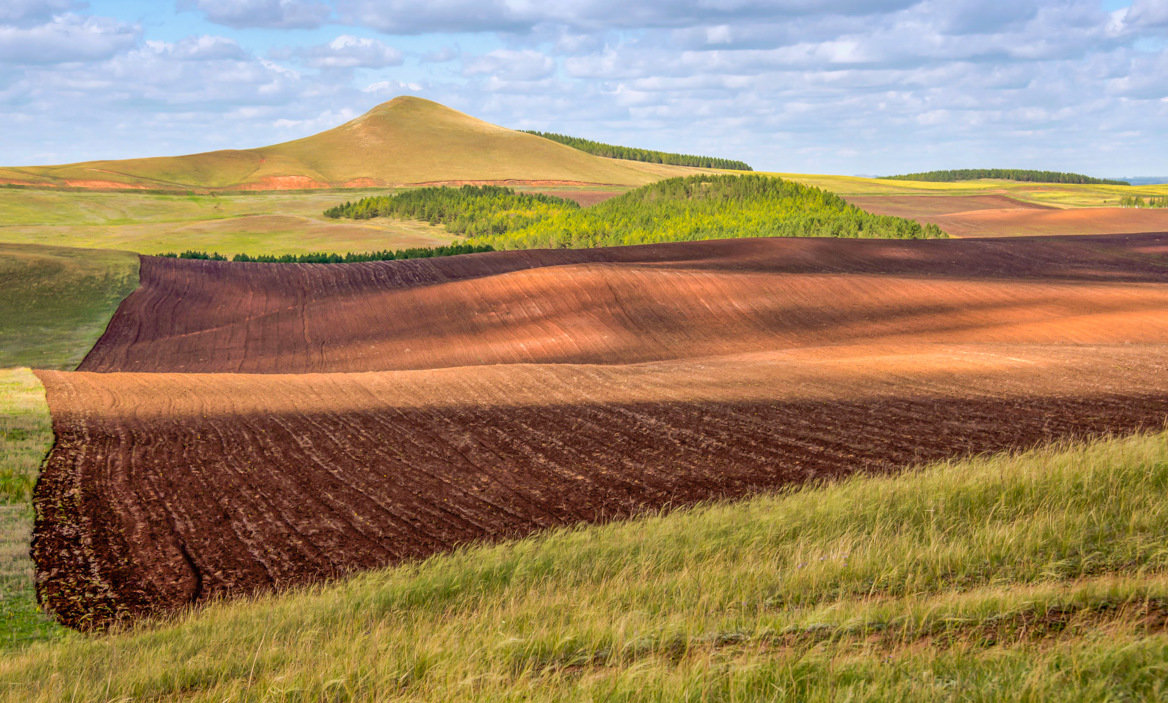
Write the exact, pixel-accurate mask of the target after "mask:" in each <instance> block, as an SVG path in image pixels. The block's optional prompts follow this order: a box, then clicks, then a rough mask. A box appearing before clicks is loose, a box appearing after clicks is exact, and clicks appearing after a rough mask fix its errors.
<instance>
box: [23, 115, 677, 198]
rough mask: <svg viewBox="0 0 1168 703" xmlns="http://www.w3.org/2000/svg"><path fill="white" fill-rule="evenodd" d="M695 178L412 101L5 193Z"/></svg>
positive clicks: (41, 169)
mask: <svg viewBox="0 0 1168 703" xmlns="http://www.w3.org/2000/svg"><path fill="white" fill-rule="evenodd" d="M691 172H692V169H687V168H684V167H676V166H666V165H661V164H646V163H639V162H632V161H618V160H615V159H606V158H602V157H598V156H593V155H591V154H586V153H584V152H582V151H579V150H577V149H573V148H571V147H569V146H565V145H563V144H558V143H556V142H553V141H551V140H548V139H543V138H542V137H537V136H534V135H531V134H526V133H524V132H516V131H514V130H510V129H506V128H504V127H498V126H495V125H492V124H489V123H487V122H483V121H481V120H477V119H475V118H473V117H470V116H469V115H465V114H463V113H460V112H458V111H456V110H452V109H450V108H447V107H444V106H442V105H439V104H437V103H434V102H431V101H429V100H423V99H421V98H414V97H408V96H403V97H399V98H395V99H394V100H391V101H389V102H387V103H384V104H382V105H379V106H377V107H375V108H373V109H372V110H370V111H369V112H367V113H365V114H364V115H362V116H360V117H358V118H356V119H354V120H351V121H349V122H346V123H345V124H343V125H341V126H339V127H336V128H334V129H331V130H328V131H326V132H322V133H320V134H316V135H313V136H310V137H305V138H303V139H298V140H295V141H290V142H285V143H282V144H275V145H273V146H267V147H261V148H258V149H244V150H225V151H215V152H208V153H204V154H191V155H187V156H172V157H156V158H146V159H128V160H122V161H93V162H87V163H79V164H65V165H60V166H28V167H18V168H0V184H3V183H8V184H20V185H34V186H51V187H71V188H98V189H131V190H133V189H139V190H142V189H150V190H167V191H173V190H181V191H186V190H198V191H237V190H290V189H291V190H301V189H315V188H369V187H383V186H399V185H407V184H414V185H417V184H438V183H446V182H467V181H473V182H498V183H538V184H545V185H547V184H551V185H554V184H608V185H643V184H645V183H650V182H652V181H655V180H658V179H659V178H662V177H666V176H668V175H676V174H681V173H691Z"/></svg>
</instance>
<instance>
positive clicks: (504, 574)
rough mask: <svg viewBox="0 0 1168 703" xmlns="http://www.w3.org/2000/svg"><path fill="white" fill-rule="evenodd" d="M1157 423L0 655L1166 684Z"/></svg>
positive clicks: (768, 692) (23, 675) (377, 686)
mask: <svg viewBox="0 0 1168 703" xmlns="http://www.w3.org/2000/svg"><path fill="white" fill-rule="evenodd" d="M1166 485H1168V436H1166V435H1164V434H1158V435H1150V436H1144V437H1136V438H1132V439H1125V440H1121V441H1108V442H1100V443H1097V444H1094V445H1090V446H1087V447H1074V448H1071V449H1069V450H1061V451H1060V450H1057V449H1056V450H1053V451H1052V450H1042V451H1036V452H1032V453H1029V454H1026V455H1023V456H1020V457H1010V456H998V457H989V458H979V459H974V460H969V461H961V462H955V463H943V464H940V465H937V466H933V467H930V468H927V469H925V470H923V471H920V472H917V473H911V474H908V475H904V476H899V477H892V478H888V477H861V478H854V479H851V480H847V481H844V482H842V483H840V484H838V485H832V486H828V487H826V488H816V487H808V488H804V489H802V490H799V491H796V492H792V493H790V494H786V495H778V496H768V497H761V498H756V499H753V500H750V501H747V502H741V503H735V504H730V505H717V506H707V507H702V508H699V509H696V510H689V511H681V512H676V513H673V514H670V515H666V516H663V517H650V518H648V519H644V520H638V521H635V522H630V523H616V524H611V525H604V526H592V527H587V528H577V529H562V530H557V531H554V532H549V533H546V534H542V535H539V536H537V537H534V538H531V539H527V540H523V541H519V542H512V543H507V544H502V545H494V546H491V545H486V546H472V547H466V548H464V549H462V550H460V551H458V552H456V553H454V554H450V555H446V556H441V557H437V558H434V559H430V560H427V561H424V562H420V563H411V564H407V565H403V566H399V567H396V568H392V569H388V570H383V571H378V572H374V573H370V574H366V575H363V576H360V577H357V578H354V579H350V580H347V581H344V582H341V583H337V584H333V585H328V586H321V587H315V588H311V589H306V590H302V591H297V592H294V593H291V594H285V595H282V596H276V597H273V596H269V597H263V598H261V599H259V600H255V601H250V600H244V601H236V602H233V603H217V604H214V605H212V606H210V607H208V608H207V609H205V610H203V611H200V612H196V613H194V614H190V615H184V616H182V617H179V618H176V619H175V620H173V621H169V622H163V623H161V624H158V625H153V626H146V627H141V628H136V629H133V630H131V631H129V632H124V633H119V634H114V635H112V636H109V637H101V638H93V637H79V636H67V637H65V638H63V639H62V640H61V641H59V642H56V643H52V644H48V645H42V646H39V647H31V648H29V649H26V650H24V651H20V652H13V653H11V654H8V655H7V656H6V657H4V658H3V660H2V661H0V700H12V701H21V702H22V703H26V702H28V701H46V702H47V701H61V700H71V701H95V702H96V701H110V700H151V701H155V700H157V701H168V700H175V701H180V700H181V701H186V702H194V701H208V702H209V701H224V700H286V701H323V700H345V701H386V700H402V701H406V700H408V701H451V700H478V701H514V700H526V701H542V700H547V701H553V700H555V701H564V700H615V701H634V700H635V701H641V700H693V701H748V700H800V701H839V700H853V701H855V700H865V701H890V702H891V701H905V700H958V699H959V700H974V701H1000V700H1026V701H1062V700H1066V701H1085V700H1116V701H1119V700H1124V701H1127V700H1159V699H1161V698H1162V694H1163V662H1164V661H1165V655H1166V653H1168V637H1166V636H1165V633H1164V624H1165V618H1164V613H1165V604H1166V603H1168V582H1166V581H1165V578H1164V576H1163V571H1164V567H1165V552H1164V549H1163V548H1162V544H1163V535H1164V534H1165V530H1168V512H1166V510H1165V503H1164V501H1163V499H1162V496H1163V492H1164V489H1165V486H1166Z"/></svg>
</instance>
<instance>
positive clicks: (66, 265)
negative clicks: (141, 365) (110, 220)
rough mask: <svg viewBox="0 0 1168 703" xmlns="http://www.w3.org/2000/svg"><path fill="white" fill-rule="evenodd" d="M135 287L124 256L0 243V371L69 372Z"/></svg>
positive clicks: (132, 268)
mask: <svg viewBox="0 0 1168 703" xmlns="http://www.w3.org/2000/svg"><path fill="white" fill-rule="evenodd" d="M137 285H138V257H137V256H136V255H134V254H131V253H129V252H124V251H102V250H93V249H66V248H60V247H41V246H32V245H20V244H0V290H3V291H4V295H3V296H2V297H0V368H5V367H11V366H32V367H34V368H42V369H71V368H74V367H76V366H77V364H78V363H80V362H81V359H82V358H84V356H85V354H86V352H88V351H89V349H90V347H92V346H93V343H94V342H96V341H97V338H98V337H100V336H101V334H102V332H104V331H105V326H106V325H107V324H108V323H109V319H110V317H111V316H112V315H113V313H114V311H115V310H116V309H117V307H118V305H119V304H120V303H121V302H122V299H123V298H125V297H126V296H127V295H129V294H130V292H131V291H132V290H134V288H135V287H136V286H137Z"/></svg>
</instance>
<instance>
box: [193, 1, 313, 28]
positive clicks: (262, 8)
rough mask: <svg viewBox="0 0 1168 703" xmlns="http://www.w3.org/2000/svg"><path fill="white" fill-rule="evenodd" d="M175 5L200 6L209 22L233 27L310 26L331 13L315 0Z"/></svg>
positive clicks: (197, 8) (209, 2)
mask: <svg viewBox="0 0 1168 703" xmlns="http://www.w3.org/2000/svg"><path fill="white" fill-rule="evenodd" d="M178 7H179V9H183V10H191V9H194V10H200V11H202V12H203V13H204V14H205V15H206V17H207V19H208V20H210V21H211V22H214V23H216V24H222V25H226V26H228V27H235V28H247V27H267V28H271V29H310V28H315V27H320V26H321V25H323V24H324V23H325V21H326V20H328V18H329V15H330V14H332V8H331V7H329V5H328V4H326V3H324V2H320V1H319V0H179V3H178Z"/></svg>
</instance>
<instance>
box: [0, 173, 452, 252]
mask: <svg viewBox="0 0 1168 703" xmlns="http://www.w3.org/2000/svg"><path fill="white" fill-rule="evenodd" d="M385 192H387V191H386V190H385V189H378V190H363V191H362V190H356V191H341V193H344V195H345V196H348V195H350V194H351V195H352V196H353V197H366V196H368V195H374V194H382V193H385ZM390 192H392V191H390ZM339 197H343V196H341V195H339V194H338V192H333V191H328V192H321V191H304V192H286V191H275V192H265V193H234V194H202V195H199V194H173V193H139V192H134V191H69V190H54V189H35V188H0V242H12V243H24V244H42V245H52V246H69V247H88V248H100V249H121V250H125V251H133V252H137V253H139V254H163V253H166V252H172V251H182V250H185V249H196V250H203V251H223V252H230V253H233V254H235V253H242V254H253V255H259V254H276V255H279V254H308V253H313V252H318V251H374V250H382V249H405V248H411V247H422V246H441V245H444V244H449V243H451V242H452V241H453V239H454V238H453V237H452V236H450V234H448V233H447V232H446V231H444V230H443V229H441V228H438V227H432V226H430V225H428V224H426V223H423V222H416V221H402V220H381V221H374V222H344V223H338V222H336V221H335V220H330V219H328V218H325V217H323V216H322V215H321V211H322V210H324V209H325V208H327V207H329V206H331V205H334V204H336V201H337V200H338V198H339Z"/></svg>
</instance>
